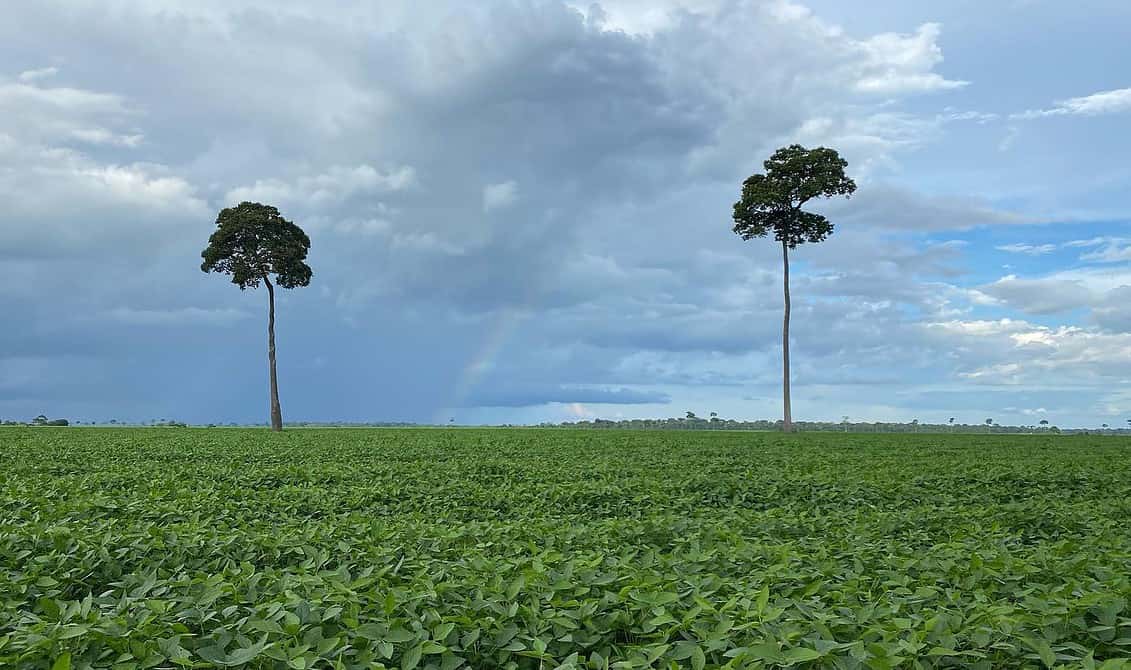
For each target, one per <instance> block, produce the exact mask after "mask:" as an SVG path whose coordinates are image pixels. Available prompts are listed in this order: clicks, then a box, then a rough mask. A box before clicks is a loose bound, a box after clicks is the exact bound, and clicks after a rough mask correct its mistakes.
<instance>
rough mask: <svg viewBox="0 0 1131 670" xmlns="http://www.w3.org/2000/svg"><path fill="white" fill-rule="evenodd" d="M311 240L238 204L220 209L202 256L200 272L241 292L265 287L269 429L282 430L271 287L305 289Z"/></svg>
mask: <svg viewBox="0 0 1131 670" xmlns="http://www.w3.org/2000/svg"><path fill="white" fill-rule="evenodd" d="M309 250H310V238H309V237H307V236H306V233H304V232H303V231H302V228H299V227H298V226H296V225H295V224H293V223H291V222H290V221H288V220H286V219H284V218H283V217H282V216H281V215H280V214H279V210H277V209H275V208H274V207H272V206H270V205H261V204H259V203H257V202H241V203H240V204H239V205H236V206H235V207H228V208H226V209H222V210H220V214H219V215H218V216H217V217H216V230H215V231H213V233H212V236H211V237H209V238H208V246H207V247H206V248H205V249H204V251H203V252H201V254H200V255H201V257H202V258H203V259H204V262H203V263H201V264H200V269H201V270H203V271H204V272H219V273H223V274H227V275H230V276H231V278H232V283H233V284H235V285H236V286H239V287H240V290H241V291H242V290H244V289H249V288H258V287H259V283H260V282H263V284H264V285H266V286H267V303H268V310H267V362H268V365H269V367H270V369H271V430H276V431H278V430H282V429H283V410H282V408H281V407H280V406H279V380H278V375H277V374H276V372H275V286H274V285H273V284H272V283H271V275H275V283H276V284H278V285H279V286H281V287H283V288H295V287H296V286H307V285H309V284H310V277H311V276H312V275H313V272H311V270H310V266H309V265H307V264H306V254H307V252H308V251H309Z"/></svg>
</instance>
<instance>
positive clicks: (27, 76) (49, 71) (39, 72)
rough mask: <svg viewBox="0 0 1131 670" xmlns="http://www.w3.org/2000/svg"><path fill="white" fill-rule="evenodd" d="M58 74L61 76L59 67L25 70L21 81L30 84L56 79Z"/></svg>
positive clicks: (20, 78) (20, 77)
mask: <svg viewBox="0 0 1131 670" xmlns="http://www.w3.org/2000/svg"><path fill="white" fill-rule="evenodd" d="M56 74H59V68H57V67H41V68H38V69H35V70H25V71H23V72H21V73H20V76H19V80H20V81H22V82H29V81H35V80H37V79H46V78H48V77H54V76H55V75H56Z"/></svg>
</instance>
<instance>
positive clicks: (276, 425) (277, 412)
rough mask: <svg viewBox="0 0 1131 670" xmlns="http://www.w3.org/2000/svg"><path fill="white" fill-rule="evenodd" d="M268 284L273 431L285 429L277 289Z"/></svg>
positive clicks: (268, 330) (268, 329) (266, 282)
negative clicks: (278, 352) (278, 367)
mask: <svg viewBox="0 0 1131 670" xmlns="http://www.w3.org/2000/svg"><path fill="white" fill-rule="evenodd" d="M263 282H264V283H265V284H267V298H268V301H269V302H270V307H269V308H268V311H267V363H268V364H269V365H270V367H271V430H274V431H280V430H282V429H283V410H282V408H281V407H279V378H278V376H277V375H276V373H275V287H274V286H272V285H271V280H270V279H268V278H267V277H264V278H263Z"/></svg>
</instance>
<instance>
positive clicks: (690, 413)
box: [687, 411, 699, 421]
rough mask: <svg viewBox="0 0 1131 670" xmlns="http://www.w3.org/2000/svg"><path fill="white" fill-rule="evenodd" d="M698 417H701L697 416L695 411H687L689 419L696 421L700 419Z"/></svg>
mask: <svg viewBox="0 0 1131 670" xmlns="http://www.w3.org/2000/svg"><path fill="white" fill-rule="evenodd" d="M698 418H699V417H697V416H695V412H690V411H689V412H687V420H688V421H694V420H695V419H698Z"/></svg>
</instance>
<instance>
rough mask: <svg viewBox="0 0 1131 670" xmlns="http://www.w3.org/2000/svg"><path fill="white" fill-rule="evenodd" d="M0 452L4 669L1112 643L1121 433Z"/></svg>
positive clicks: (1123, 595)
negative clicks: (1088, 435)
mask: <svg viewBox="0 0 1131 670" xmlns="http://www.w3.org/2000/svg"><path fill="white" fill-rule="evenodd" d="M0 462H2V463H3V468H0V666H3V667H21V668H22V667H28V668H50V667H52V666H53V665H54V667H56V668H67V667H70V668H81V667H90V666H93V667H120V668H132V667H182V666H183V667H216V666H239V665H244V664H246V665H248V666H250V667H263V668H274V667H278V668H285V667H291V668H296V669H299V670H302V669H304V668H315V667H318V668H380V667H390V668H413V667H419V668H444V669H452V668H456V667H460V666H461V665H462V666H463V667H472V668H493V667H512V668H514V667H517V668H553V667H557V666H559V665H562V664H564V665H565V666H566V667H588V668H603V667H606V665H608V666H609V667H664V668H668V667H680V668H703V667H719V666H726V667H743V668H745V667H764V666H766V667H773V666H777V665H791V664H792V665H796V666H797V667H836V668H857V667H867V668H889V667H982V668H991V667H1033V668H1039V667H1044V666H1052V665H1058V664H1065V665H1066V666H1070V667H1092V666H1095V667H1122V665H1123V663H1122V662H1121V661H1120V660H1118V659H1122V658H1125V657H1131V609H1129V608H1128V605H1127V603H1128V600H1129V599H1131V441H1127V440H1124V439H1122V438H1111V437H1059V438H1058V437H1051V436H1049V437H1041V436H1012V437H1010V436H989V435H988V436H970V435H960V436H959V435H956V436H947V435H932V436H912V435H837V434H803V435H797V436H784V435H780V434H773V433H740V432H733V433H727V432H711V433H705V432H616V431H609V432H594V431H566V430H554V431H550V430H546V431H538V430H458V429H457V430H412V429H405V430H376V429H369V430H365V429H359V430H352V429H321V430H290V431H287V432H285V433H282V434H270V433H268V432H266V431H260V430H238V429H237V430H224V429H211V430H205V429H199V430H192V429H190V430H177V429H151V430H145V429H125V430H111V429H74V428H71V429H50V428H43V429H2V430H0ZM1093 658H1094V660H1093ZM1113 659H1114V660H1113ZM1105 660H1107V661H1108V663H1106V664H1105V663H1104V661H1105ZM1128 665H1129V666H1131V664H1128Z"/></svg>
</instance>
